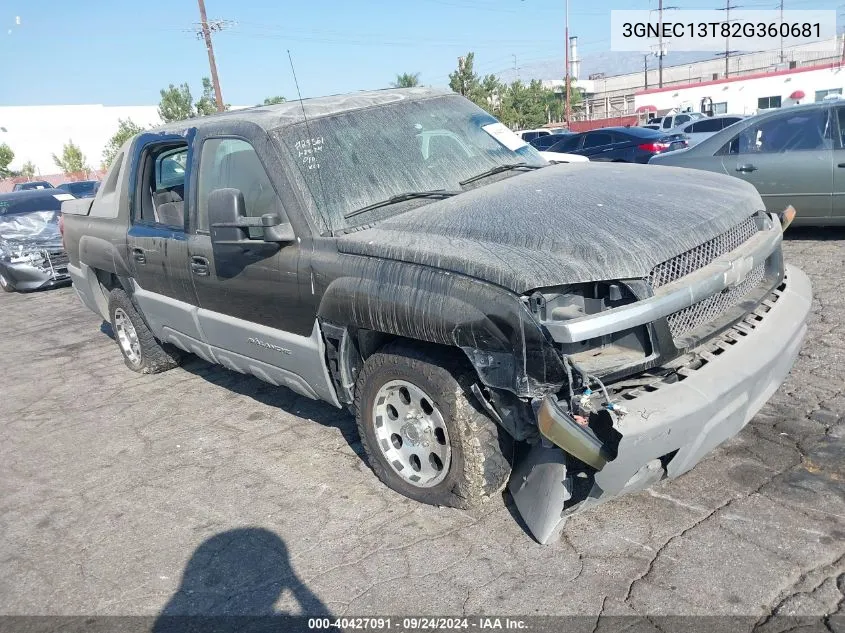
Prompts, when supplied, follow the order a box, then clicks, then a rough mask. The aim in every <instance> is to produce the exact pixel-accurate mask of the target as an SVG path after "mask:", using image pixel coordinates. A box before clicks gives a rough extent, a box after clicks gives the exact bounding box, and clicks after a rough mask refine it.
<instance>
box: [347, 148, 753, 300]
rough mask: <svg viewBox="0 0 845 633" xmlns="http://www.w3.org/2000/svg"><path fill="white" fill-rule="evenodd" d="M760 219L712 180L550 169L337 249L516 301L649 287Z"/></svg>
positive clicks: (740, 185) (739, 187)
mask: <svg viewBox="0 0 845 633" xmlns="http://www.w3.org/2000/svg"><path fill="white" fill-rule="evenodd" d="M762 209H764V205H763V201H762V200H761V199H760V196H759V194H758V193H757V191H756V190H755V189H754V188H753V187H752V186H751V185H749V184H748V183H746V182H744V181H742V180H739V179H737V178H730V177H728V176H722V175H719V174H714V173H710V172H704V171H698V170H691V169H678V168H668V167H660V168H658V167H654V166H649V165H630V164H621V163H612V164H611V163H605V164H601V163H586V164H566V165H555V166H551V167H546V168H543V169H539V170H537V171H534V172H528V173H521V174H520V175H518V176H514V177H512V178H507V179H505V180H501V181H498V182H494V183H492V184H490V185H487V186H484V187H480V188H478V189H474V190H471V191H467V192H466V193H463V194H460V195H458V196H455V197H453V198H449V199H447V200H442V201H437V202H433V203H431V204H426V205H424V206H421V207H418V208H415V209H413V210H411V211H408V212H406V213H402V214H400V215H397V216H395V217H393V218H391V219H388V220H385V221H383V222H380V223H379V224H378V225H376V226H375V227H373V228H370V229H366V230H363V231H358V232H355V233H351V234H348V235H344V236H342V237H339V238H338V249H339V250H340V252H342V253H350V254H356V255H365V256H371V257H379V258H384V259H392V260H398V261H405V262H409V263H414V264H422V265H425V266H432V267H435V268H441V269H445V270H449V271H453V272H456V273H461V274H465V275H470V276H472V277H477V278H479V279H483V280H485V281H488V282H491V283H494V284H498V285H500V286H504V287H506V288H509V289H511V290H513V291H514V292H518V293H521V292H525V291H528V290H531V289H533V288H542V287H546V286H555V285H560V284H570V283H579V282H589V281H600V280H611V279H632V278H642V277H645V276H646V275H648V273H649V271H650V270H651V269H652V268H653V267H654V266H656V265H657V264H659V263H660V262H663V261H665V260H667V259H669V258H671V257H674V256H675V255H679V254H680V253H683V252H684V251H687V250H689V249H691V248H693V247H695V246H698V245H699V244H701V243H702V242H705V241H707V240H709V239H711V238H713V237H716V236H717V235H720V234H721V233H724V232H725V231H727V230H728V229H729V228H731V227H733V226H734V225H736V224H739V223H740V222H741V221H742V220H744V219H745V218H747V217H748V216H750V215H752V214H753V213H755V212H756V211H760V210H762Z"/></svg>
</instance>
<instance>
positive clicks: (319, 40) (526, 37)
mask: <svg viewBox="0 0 845 633" xmlns="http://www.w3.org/2000/svg"><path fill="white" fill-rule="evenodd" d="M785 2H786V8H787V9H837V8H838V9H839V10H840V12H841V11H843V5H842V4H841V3H842V2H845V0H785ZM737 3H738V4H741V5H742V7H743V8H746V9H748V8H760V9H773V8H775V7H776V6H777V0H742V1H739V2H737ZM666 4H670V5H673V6H679V7H681V8H690V9H709V8H716V7H718V6H720V5H722V6H724V5H723V3H722V2H721V0H667V2H666ZM656 6H657V0H628V1H627V2H626V1H625V0H571V1H570V30H571V34H572V35H578V36H579V38H580V46H581V52H582V54H585V55H587V54H589V53H591V52H598V51H603V50H607V49H608V48H609V45H610V44H609V42H610V34H609V24H610V14H609V12H610V11H611V10H612V9H623V8H642V9H648V8H655V7H656ZM206 8H207V12H208V17H209V19H210V20H213V19H226V20H231V21H232V22H233V23H234V24H233V25H232V26H231V28H228V29H227V30H225V31H223V32H221V33H219V34H217V35H216V36H215V39H214V46H215V52H216V55H217V63H218V69H219V72H220V79H221V84H222V87H223V96H224V99H225V100H226V102H228V103H232V104H236V105H252V104H254V103H257V102H259V101H261V100H262V99H263V98H264V97H266V96H270V95H275V94H281V95H283V96H285V97H287V98H289V99H290V98H293V97H295V95H296V90H295V88H294V85H293V80H292V77H291V73H290V67H289V64H288V59H287V53H286V50H287V49H290V51H291V54H292V55H293V58H294V63H295V65H296V71H297V75H298V77H299V83H300V87H301V89H302V93H303V96H304V97H307V96H316V95H323V94H332V93H338V92H348V91H353V90H359V89H368V88H383V87H386V86H387V85H388V84H389V83H390V81H392V80H393V78H394V77H395V75H396V73H401V72H419V73H420V79H421V81H422V82H423V83H424V84H426V85H446V84H447V82H448V74H449V72H451V71H452V70H453V69H454V68H455V66H456V64H457V57H458V56H459V55H461V54H463V53H465V52H466V51H469V50H472V51H475V53H476V68H477V70H478V71H479V72H481V73H487V72H495V71H499V70H503V69H505V68H508V67H513V66H514V55H515V56H516V65H517V66H520V65H522V64H529V63H531V62H536V61H539V60H544V59H549V58H559V59H561V60H562V59H563V55H564V43H563V40H564V36H563V27H564V0H356V1H352V0H312V1H311V2H308V1H300V2H296V1H292V0H284V1H281V0H276V1H272V0H239V1H237V2H235V1H232V0H206ZM17 17H19V18H20V24H17V23H16V18H17ZM198 21H199V13H198V9H197V4H196V2H195V1H194V0H143V1H142V2H137V3H136V2H131V3H130V2H128V1H127V0H113V1H112V2H107V1H104V0H101V1H100V2H95V1H93V0H74V1H68V0H61V1H59V0H26V1H22V0H0V60H2V61H0V105H46V104H79V103H103V104H106V105H147V104H155V103H157V102H158V99H159V89H160V88H162V87H165V86H166V85H167V84H169V83H181V82H183V81H187V82H188V83H189V84H190V85H191V89H192V92H193V93H194V95H197V94H198V93H199V92H200V80H201V78H202V77H203V76H204V75H208V74H209V72H208V58H207V56H206V52H205V47H204V46H203V44H202V43H201V41H199V40H198V39H197V38H196V37H195V35H194V34H193V33H192V29H193V28H195V25H196V23H197V22H198ZM561 74H563V64H561ZM23 77H26V78H27V79H26V80H25V81H21V79H22V78H23Z"/></svg>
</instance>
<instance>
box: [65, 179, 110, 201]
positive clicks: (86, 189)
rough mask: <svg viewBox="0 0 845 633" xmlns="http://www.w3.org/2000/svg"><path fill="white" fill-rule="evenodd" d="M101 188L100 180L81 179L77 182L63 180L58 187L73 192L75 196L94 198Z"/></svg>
mask: <svg viewBox="0 0 845 633" xmlns="http://www.w3.org/2000/svg"><path fill="white" fill-rule="evenodd" d="M99 188H100V181H99V180H79V181H76V182H63V183H62V184H60V185H59V186H58V187H56V189H62V190H63V191H67V192H68V193H70V194H72V195H73V196H74V197H75V198H93V197H94V196H96V195H97V189H99Z"/></svg>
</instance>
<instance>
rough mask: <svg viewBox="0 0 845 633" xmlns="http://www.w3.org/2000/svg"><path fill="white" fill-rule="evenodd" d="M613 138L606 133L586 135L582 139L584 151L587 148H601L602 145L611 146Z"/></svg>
mask: <svg viewBox="0 0 845 633" xmlns="http://www.w3.org/2000/svg"><path fill="white" fill-rule="evenodd" d="M612 143H613V137H612V136H611V135H610V134H608V133H607V132H591V133H590V134H587V136H586V138H585V139H584V149H587V148H588V147H601V146H602V145H611V144H612Z"/></svg>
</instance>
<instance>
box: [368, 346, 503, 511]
mask: <svg viewBox="0 0 845 633" xmlns="http://www.w3.org/2000/svg"><path fill="white" fill-rule="evenodd" d="M470 378H471V376H470V374H469V371H467V370H465V369H464V368H463V367H461V366H460V365H459V364H458V363H456V362H454V360H452V359H450V357H449V355H448V353H446V352H434V353H432V352H424V351H420V350H418V349H415V348H413V347H410V346H407V345H390V346H388V347H386V348H384V349H383V350H381V351H379V352H377V353H376V354H374V355H373V356H371V357H370V358H368V359H367V361H366V363H365V364H364V367H363V369H362V371H361V373H360V375H359V377H358V381H357V383H356V389H355V410H356V419H357V422H358V431H359V433H360V436H361V441H362V443H363V445H364V450H365V452H366V454H367V458H368V461H369V464H370V467H371V468H372V470H373V472H374V473H375V474H376V476H378V478H379V479H381V480H382V482H384V483H385V484H386V485H387V486H388V487H390V488H392V489H393V490H395V491H397V492H399V493H401V494H403V495H405V496H406V497H409V498H411V499H414V500H416V501H420V502H422V503H428V504H431V505H441V506H452V507H457V508H467V507H472V506H477V505H479V504H481V503H482V502H483V501H485V500H486V499H488V498H489V497H491V496H493V495H495V494H496V493H498V492H499V491H501V490H502V489H503V488H504V486H505V484H506V483H507V480H508V477H509V476H510V469H511V466H510V463H509V461H508V457H509V456H510V454H511V452H512V447H513V440H512V439H511V438H510V436H508V435H507V433H506V432H505V431H504V430H503V429H500V428H499V427H498V426H497V425H496V423H495V422H493V421H492V420H491V419H490V418H489V417H487V415H486V414H484V413H483V412H482V411H480V410H479V407H478V406H477V404H476V403H475V402H474V400H471V399H470V398H471V396H468V394H467V390H466V387H468V386H469V384H470V382H469V380H470Z"/></svg>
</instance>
